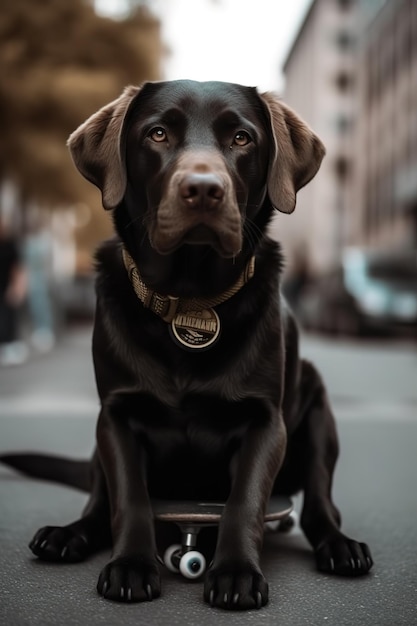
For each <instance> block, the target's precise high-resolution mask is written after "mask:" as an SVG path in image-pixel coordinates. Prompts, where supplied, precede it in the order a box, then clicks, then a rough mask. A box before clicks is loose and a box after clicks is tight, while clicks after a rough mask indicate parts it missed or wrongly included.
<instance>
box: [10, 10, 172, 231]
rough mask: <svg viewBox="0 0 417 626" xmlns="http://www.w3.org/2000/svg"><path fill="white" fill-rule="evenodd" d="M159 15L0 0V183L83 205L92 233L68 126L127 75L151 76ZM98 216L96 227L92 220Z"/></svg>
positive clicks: (95, 203)
mask: <svg viewBox="0 0 417 626" xmlns="http://www.w3.org/2000/svg"><path fill="white" fill-rule="evenodd" d="M161 55H162V46H161V42H160V30H159V22H158V20H157V19H156V18H155V17H153V16H152V15H151V13H150V12H149V11H148V10H147V9H146V8H145V7H138V8H137V9H136V10H135V12H134V13H132V14H131V15H130V16H129V17H128V18H126V19H125V20H121V21H114V20H111V19H106V18H102V17H99V16H97V15H96V14H95V13H94V10H93V8H92V7H91V6H90V5H89V4H87V3H86V2H84V1H83V0H71V2H68V0H6V1H5V3H4V4H3V6H2V11H1V13H0V68H1V71H0V131H1V137H2V140H1V143H0V184H1V182H2V181H5V180H7V181H13V183H14V184H15V185H16V187H17V188H18V189H19V193H20V196H21V198H22V205H23V206H24V205H25V204H26V202H27V201H29V202H33V201H34V202H36V203H38V204H41V205H42V206H45V207H48V208H51V209H56V208H59V207H62V206H68V205H74V204H76V203H83V204H87V205H88V206H89V207H90V208H91V210H92V211H93V213H94V220H93V221H94V227H93V229H90V231H91V232H88V228H87V231H86V232H85V233H84V236H85V237H86V238H87V239H89V238H91V236H92V235H93V233H94V236H93V238H101V236H102V232H103V229H104V230H106V229H107V228H108V226H107V220H106V218H105V217H104V211H102V209H101V208H99V207H101V205H100V197H99V194H98V192H96V191H95V190H94V188H93V187H92V186H91V185H89V184H87V183H86V182H85V181H83V179H82V177H81V176H80V174H79V173H78V172H77V171H76V170H75V168H74V166H73V164H72V161H71V158H70V156H69V153H68V149H67V147H66V140H67V138H68V136H69V134H70V133H71V132H72V131H73V130H75V128H76V127H77V126H78V125H79V124H80V123H81V122H82V121H84V120H85V119H86V118H87V117H88V116H89V115H90V114H91V113H93V112H94V111H95V110H97V109H98V108H99V107H100V106H102V105H104V104H106V103H107V102H109V101H110V100H112V99H114V98H115V97H117V95H119V93H120V92H121V91H122V89H123V87H124V86H125V85H127V84H131V83H133V84H138V83H140V82H142V81H143V80H157V79H158V78H159V77H160V75H159V74H160V72H159V64H160V60H161ZM99 216H100V218H101V221H100V223H101V227H100V226H98V222H97V219H96V218H98V217H99Z"/></svg>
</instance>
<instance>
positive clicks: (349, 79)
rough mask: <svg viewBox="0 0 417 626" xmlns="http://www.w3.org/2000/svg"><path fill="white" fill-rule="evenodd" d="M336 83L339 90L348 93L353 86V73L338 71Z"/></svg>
mask: <svg viewBox="0 0 417 626" xmlns="http://www.w3.org/2000/svg"><path fill="white" fill-rule="evenodd" d="M335 83H336V86H337V88H338V89H339V91H341V92H343V93H346V92H347V91H350V90H351V89H352V87H353V83H354V78H353V75H352V74H351V73H350V72H345V71H341V72H338V74H337V75H336V78H335Z"/></svg>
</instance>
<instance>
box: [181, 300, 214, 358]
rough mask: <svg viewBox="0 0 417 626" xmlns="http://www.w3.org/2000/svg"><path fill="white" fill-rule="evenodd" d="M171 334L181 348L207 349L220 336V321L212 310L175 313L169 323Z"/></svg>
mask: <svg viewBox="0 0 417 626" xmlns="http://www.w3.org/2000/svg"><path fill="white" fill-rule="evenodd" d="M171 332H172V336H173V338H174V339H175V340H176V341H177V342H178V343H179V344H180V345H181V347H184V348H189V349H191V350H200V349H202V348H209V347H211V346H212V345H213V344H214V343H215V342H216V340H217V338H218V336H219V334H220V319H219V316H218V315H217V313H216V311H215V310H214V309H205V310H204V311H188V312H187V313H177V314H176V316H175V317H174V319H173V320H172V322H171Z"/></svg>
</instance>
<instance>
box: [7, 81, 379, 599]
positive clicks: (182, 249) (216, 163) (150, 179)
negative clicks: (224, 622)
mask: <svg viewBox="0 0 417 626" xmlns="http://www.w3.org/2000/svg"><path fill="white" fill-rule="evenodd" d="M69 148H70V151H71V153H72V157H73V159H74V162H75V165H76V166H77V168H78V169H79V170H80V172H81V173H82V174H83V176H85V178H87V179H88V180H89V181H91V182H92V183H94V184H95V185H96V186H97V187H99V189H100V190H101V193H102V199H103V206H104V207H105V208H106V209H108V210H111V211H112V212H113V218H114V224H115V231H116V233H117V235H116V236H115V238H114V239H112V240H110V241H108V242H106V243H104V245H102V246H101V247H100V249H99V250H98V252H97V309H96V316H95V326H94V334H93V356H94V367H95V374H96V381H97V388H98V393H99V396H100V400H101V411H100V415H99V418H98V424H97V450H96V452H95V453H94V456H93V459H92V461H91V463H90V464H89V466H88V467H89V469H88V472H87V464H86V463H84V464H82V463H76V462H71V461H69V460H68V461H65V460H59V459H51V458H46V457H41V456H34V457H33V456H32V457H30V456H29V457H28V456H19V455H6V456H4V455H3V461H4V462H6V463H8V464H9V465H13V466H14V467H16V468H18V469H20V470H22V471H26V472H28V473H31V474H33V475H37V476H41V477H44V478H51V479H55V480H60V481H62V482H67V483H69V484H72V485H76V486H79V487H84V488H86V489H88V490H89V491H90V493H91V495H90V497H89V500H88V504H87V506H86V508H85V510H84V511H83V514H82V517H81V518H80V519H78V520H77V521H75V522H73V523H72V524H69V525H68V526H64V527H62V528H61V527H46V528H42V529H41V530H39V531H38V533H37V534H36V535H35V537H34V539H33V540H32V542H31V544H30V547H31V549H32V551H33V552H34V554H35V555H36V556H38V557H39V558H40V559H44V560H49V561H62V562H70V561H79V560H81V559H84V558H85V557H87V556H89V555H90V554H92V553H93V552H95V551H97V550H98V549H101V548H103V547H105V546H110V545H112V557H111V561H110V562H109V563H108V565H106V566H105V568H104V569H103V571H102V572H101V574H100V577H99V580H98V586H97V588H98V591H99V593H100V594H102V595H103V596H104V597H105V598H108V599H111V600H118V601H124V602H139V601H144V600H152V599H153V598H156V597H157V596H159V595H160V574H159V565H158V559H157V552H158V548H157V537H156V533H155V525H154V521H153V514H152V502H151V500H152V498H163V499H199V500H201V499H205V500H216V501H218V500H223V499H224V500H225V501H226V506H225V508H224V513H223V515H222V519H221V523H220V525H219V529H218V534H217V543H216V547H215V552H214V556H213V561H212V564H211V566H210V567H209V569H208V571H207V573H206V577H205V584H204V598H205V600H206V601H207V602H208V603H210V604H211V605H213V606H216V607H222V608H226V609H251V608H255V607H258V608H259V607H261V606H263V605H265V604H266V602H267V600H268V585H267V582H266V580H265V578H264V576H263V574H262V571H261V567H260V552H261V547H262V541H263V530H264V512H265V509H266V506H267V503H268V500H269V497H270V495H271V493H272V494H285V495H292V494H296V493H297V492H300V491H302V492H303V493H304V501H303V509H302V515H301V526H302V528H303V530H304V533H305V535H306V537H307V539H308V540H309V542H310V544H311V546H312V548H313V550H314V553H315V558H316V563H317V567H318V569H319V570H321V571H324V572H328V573H331V574H341V575H347V576H356V575H361V574H365V573H367V572H368V571H369V569H370V568H371V567H372V558H371V555H370V551H369V549H368V547H367V546H366V544H364V543H358V542H357V541H354V540H352V539H350V538H348V537H346V536H345V535H344V534H343V533H342V532H341V530H340V525H341V518H340V514H339V512H338V510H337V508H336V507H335V505H334V504H333V501H332V499H331V487H332V477H333V472H334V468H335V463H336V458H337V455H338V441H337V435H336V429H335V422H334V418H333V415H332V412H331V409H330V407H329V403H328V399H327V396H326V391H325V388H324V386H323V383H322V381H321V378H320V376H319V374H318V373H317V371H316V370H315V368H314V366H313V365H312V364H311V363H309V362H307V361H305V360H302V359H300V357H299V353H298V333H297V327H296V323H295V321H294V319H293V317H292V315H291V312H290V311H289V309H288V307H287V306H286V304H285V302H284V300H283V299H282V297H281V296H280V273H281V268H282V263H283V261H282V256H281V253H280V248H279V245H278V244H277V243H276V242H274V241H273V240H271V239H270V238H269V237H268V235H267V227H268V223H269V222H270V220H271V216H272V215H273V212H274V209H277V210H279V211H283V212H284V213H291V212H292V211H293V209H294V206H295V202H296V192H297V191H298V190H299V189H300V188H301V187H303V186H304V185H305V184H306V183H308V182H309V181H310V180H311V178H313V176H314V175H315V174H316V172H317V170H318V169H319V166H320V163H321V160H322V158H323V155H324V148H323V145H322V143H321V142H320V140H319V139H318V137H317V136H316V135H315V134H314V133H313V132H312V131H311V130H310V129H309V128H308V127H307V125H306V124H305V123H303V122H302V121H301V120H300V119H299V118H298V117H297V115H296V114H295V113H294V112H293V111H292V110H291V109H289V108H288V107H287V106H285V105H284V104H283V103H282V102H281V101H280V100H279V98H278V97H277V96H275V95H274V94H272V93H259V92H258V91H257V90H256V89H255V88H252V87H245V86H241V85H237V84H231V83H222V82H201V83H199V82H194V81H188V80H179V81H172V82H169V81H168V82H148V83H145V84H144V85H143V86H142V87H140V88H137V87H128V88H126V89H125V91H124V92H123V94H122V95H121V96H120V97H119V98H118V99H117V100H115V101H114V102H111V103H110V104H108V105H107V106H105V107H104V108H102V109H101V110H100V111H98V112H97V113H96V114H94V115H93V116H92V117H90V118H89V119H88V120H87V121H86V122H85V123H84V124H82V126H80V127H79V128H78V129H77V130H76V131H75V132H74V133H73V134H72V135H71V137H70V138H69Z"/></svg>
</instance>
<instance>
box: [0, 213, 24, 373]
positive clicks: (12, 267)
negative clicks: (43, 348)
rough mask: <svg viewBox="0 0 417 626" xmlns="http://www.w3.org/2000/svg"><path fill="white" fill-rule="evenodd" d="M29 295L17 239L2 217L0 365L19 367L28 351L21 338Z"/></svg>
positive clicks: (0, 222) (0, 219)
mask: <svg viewBox="0 0 417 626" xmlns="http://www.w3.org/2000/svg"><path fill="white" fill-rule="evenodd" d="M26 293H27V274H26V269H25V266H24V263H23V260H22V256H21V252H20V248H19V244H18V241H17V239H16V238H15V237H14V236H13V234H12V233H11V232H10V230H9V228H8V225H7V224H6V222H5V220H4V218H3V217H2V216H1V215H0V364H1V365H19V364H21V363H23V362H24V361H26V359H27V357H28V349H27V346H26V345H25V343H24V342H23V341H22V340H21V339H20V338H19V332H20V328H19V322H20V312H21V308H22V304H23V301H24V299H25V296H26Z"/></svg>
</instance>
